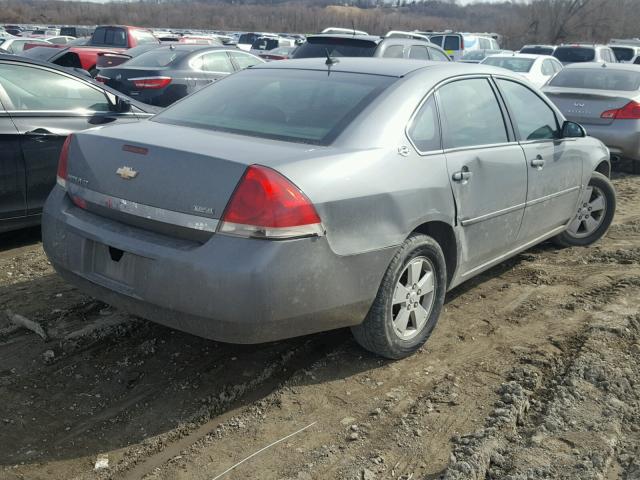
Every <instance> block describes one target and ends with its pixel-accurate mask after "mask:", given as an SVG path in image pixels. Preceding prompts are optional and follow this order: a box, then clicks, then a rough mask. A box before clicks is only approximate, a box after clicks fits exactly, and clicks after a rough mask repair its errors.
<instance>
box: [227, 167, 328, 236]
mask: <svg viewBox="0 0 640 480" xmlns="http://www.w3.org/2000/svg"><path fill="white" fill-rule="evenodd" d="M218 231H219V232H222V233H227V234H231V235H239V236H243V237H254V238H271V239H283V238H295V237H307V236H319V235H323V234H324V229H323V228H322V224H321V223H320V217H319V216H318V213H317V212H316V209H315V207H314V206H313V204H312V203H311V201H310V200H309V199H308V198H307V196H306V195H305V194H304V193H302V191H300V189H299V188H298V187H296V186H295V185H294V184H293V183H291V182H290V181H289V180H288V179H287V178H285V177H284V176H282V175H281V174H279V173H278V172H276V171H275V170H272V169H270V168H267V167H263V166H260V165H252V166H250V167H249V168H247V170H246V172H245V173H244V175H243V177H242V179H241V180H240V183H238V186H237V187H236V190H235V192H233V195H232V196H231V200H229V203H228V204H227V207H226V209H225V211H224V214H223V215H222V219H221V221H220V226H219V227H218Z"/></svg>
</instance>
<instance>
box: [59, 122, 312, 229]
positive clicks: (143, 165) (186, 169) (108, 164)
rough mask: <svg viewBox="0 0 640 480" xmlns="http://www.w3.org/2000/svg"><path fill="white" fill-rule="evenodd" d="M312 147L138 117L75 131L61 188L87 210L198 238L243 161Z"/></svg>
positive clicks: (264, 160) (274, 158)
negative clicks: (130, 121)
mask: <svg viewBox="0 0 640 480" xmlns="http://www.w3.org/2000/svg"><path fill="white" fill-rule="evenodd" d="M317 150H318V148H317V147H315V146H314V147H313V148H311V147H310V146H309V145H304V144H293V143H287V142H279V141H274V140H266V139H258V138H255V139H252V141H251V142H248V141H247V137H243V136H239V135H233V134H227V133H222V132H215V131H209V130H203V129H196V128H190V127H182V126H175V125H166V124H160V123H157V122H153V121H142V122H140V123H138V124H133V125H132V124H129V125H123V126H119V125H117V126H112V127H110V128H108V129H105V130H101V129H95V130H92V131H87V132H84V133H80V134H78V135H76V136H75V141H74V142H73V144H72V148H71V150H70V153H69V163H68V179H67V185H68V191H69V194H70V195H71V198H72V199H73V198H74V196H78V197H80V199H81V200H80V206H82V201H83V200H84V201H85V202H88V203H87V204H86V208H87V209H88V210H92V211H93V212H94V213H97V214H99V215H102V216H106V217H110V218H113V219H115V220H117V221H120V222H123V223H129V224H132V225H135V226H139V227H142V228H145V229H149V230H153V231H157V232H160V233H168V232H167V229H166V227H167V225H170V226H176V227H180V228H181V229H182V230H184V231H186V232H189V231H190V232H192V233H194V235H193V236H192V237H189V238H193V239H197V238H196V237H198V235H196V234H195V232H197V231H205V232H209V234H212V233H213V232H214V231H215V227H216V225H217V220H218V219H220V218H221V216H222V214H223V211H224V208H225V206H226V205H227V203H228V201H229V199H230V197H231V195H232V193H233V191H234V189H235V188H236V185H237V184H238V182H239V181H240V179H241V178H242V175H243V174H244V172H245V170H246V168H247V166H248V165H251V164H254V163H257V164H262V165H267V166H274V165H276V164H278V163H279V162H282V161H287V160H292V159H298V158H304V157H305V156H309V155H311V154H314V151H317ZM256 151H259V152H260V156H259V158H256V155H255V152H256ZM76 204H78V203H77V202H76ZM183 233H184V232H183ZM178 236H183V235H178Z"/></svg>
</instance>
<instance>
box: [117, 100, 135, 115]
mask: <svg viewBox="0 0 640 480" xmlns="http://www.w3.org/2000/svg"><path fill="white" fill-rule="evenodd" d="M115 111H116V112H118V113H127V112H130V111H131V103H130V102H129V100H126V99H124V98H122V97H117V98H116V104H115Z"/></svg>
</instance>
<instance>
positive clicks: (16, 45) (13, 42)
mask: <svg viewBox="0 0 640 480" xmlns="http://www.w3.org/2000/svg"><path fill="white" fill-rule="evenodd" d="M28 44H32V45H36V44H39V45H45V46H46V45H49V46H51V45H52V44H51V43H49V42H47V41H46V40H43V39H40V38H23V37H16V38H0V53H13V54H19V53H22V51H23V50H24V48H25V46H26V45H28ZM3 50H4V52H3Z"/></svg>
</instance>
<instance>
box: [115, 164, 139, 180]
mask: <svg viewBox="0 0 640 480" xmlns="http://www.w3.org/2000/svg"><path fill="white" fill-rule="evenodd" d="M116 175H120V177H122V178H124V179H125V180H131V179H132V178H135V176H136V175H138V172H136V171H135V170H134V169H133V168H131V167H120V168H119V169H117V170H116Z"/></svg>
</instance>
